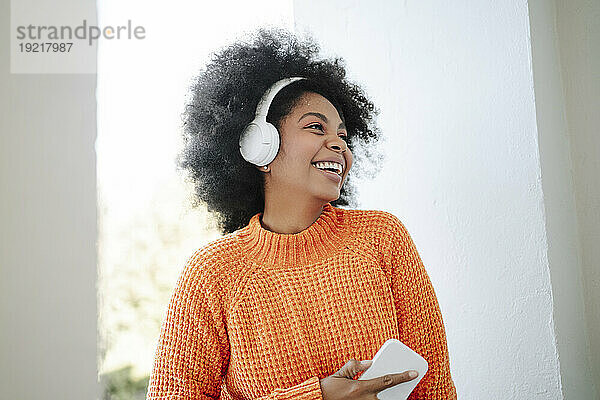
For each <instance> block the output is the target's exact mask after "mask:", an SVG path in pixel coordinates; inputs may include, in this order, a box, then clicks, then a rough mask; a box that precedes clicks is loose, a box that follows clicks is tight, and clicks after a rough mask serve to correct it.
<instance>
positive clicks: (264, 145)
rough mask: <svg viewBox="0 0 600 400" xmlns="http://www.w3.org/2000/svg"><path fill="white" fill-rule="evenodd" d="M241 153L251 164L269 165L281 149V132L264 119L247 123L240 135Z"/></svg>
mask: <svg viewBox="0 0 600 400" xmlns="http://www.w3.org/2000/svg"><path fill="white" fill-rule="evenodd" d="M239 145H240V153H241V154H242V157H243V158H244V159H245V160H246V161H248V162H249V163H251V164H254V165H258V166H262V165H267V164H269V163H270V162H271V161H273V160H274V159H275V156H276V155H277V152H278V151H279V132H277V128H275V126H273V125H272V124H270V123H268V122H267V121H264V120H256V119H255V120H254V121H252V122H250V123H249V124H248V125H246V128H244V131H243V132H242V134H241V136H240V141H239Z"/></svg>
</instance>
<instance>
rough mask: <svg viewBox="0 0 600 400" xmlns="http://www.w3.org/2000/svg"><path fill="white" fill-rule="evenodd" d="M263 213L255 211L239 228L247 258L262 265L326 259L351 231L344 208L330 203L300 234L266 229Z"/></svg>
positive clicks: (341, 245)
mask: <svg viewBox="0 0 600 400" xmlns="http://www.w3.org/2000/svg"><path fill="white" fill-rule="evenodd" d="M262 214H263V213H258V214H255V215H254V216H253V217H252V218H251V219H250V222H249V223H248V225H247V226H245V227H244V228H242V229H240V231H239V238H240V241H241V245H242V257H243V258H245V259H248V260H252V261H254V262H256V263H259V264H269V265H282V266H283V265H305V264H309V263H314V262H316V261H318V260H320V259H323V258H326V257H328V256H330V255H332V254H334V253H335V252H336V251H337V250H338V249H340V248H341V247H343V246H344V240H343V239H344V236H345V235H346V231H347V229H346V226H345V223H344V222H345V219H344V210H343V209H341V208H337V207H333V206H332V205H331V204H330V203H327V204H325V205H324V206H323V211H322V212H321V215H319V218H317V220H316V221H315V222H313V223H312V225H310V226H309V227H308V228H306V229H305V230H303V231H301V232H298V233H291V234H284V233H275V232H271V231H269V230H267V229H265V228H263V227H262V225H261V223H260V218H261V217H262Z"/></svg>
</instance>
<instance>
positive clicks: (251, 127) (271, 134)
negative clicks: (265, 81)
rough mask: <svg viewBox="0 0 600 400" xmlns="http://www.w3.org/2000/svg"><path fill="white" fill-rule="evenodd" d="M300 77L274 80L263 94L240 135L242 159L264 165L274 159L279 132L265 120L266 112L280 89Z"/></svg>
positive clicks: (277, 148) (277, 146)
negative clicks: (252, 117) (252, 116)
mask: <svg viewBox="0 0 600 400" xmlns="http://www.w3.org/2000/svg"><path fill="white" fill-rule="evenodd" d="M300 79H306V78H301V77H295V78H285V79H282V80H280V81H277V82H275V83H274V84H273V85H272V86H271V87H270V88H269V89H268V90H267V91H266V92H265V94H264V95H263V97H262V98H261V99H260V101H259V102H258V105H257V106H256V113H255V116H254V119H253V120H252V122H250V123H249V124H248V125H246V127H245V128H244V130H243V131H242V134H241V136H240V142H239V144H240V153H242V157H244V160H246V161H248V162H249V163H252V164H254V165H259V166H261V165H264V166H265V169H266V165H267V164H269V163H270V162H271V161H273V160H274V159H275V156H276V155H277V152H278V151H279V132H278V131H277V128H276V127H275V126H274V125H273V124H270V123H268V122H267V113H268V112H269V107H270V106H271V102H272V101H273V99H274V98H275V96H276V95H277V93H279V91H280V90H281V89H283V88H284V87H286V86H287V85H289V84H290V83H292V82H295V81H297V80H300Z"/></svg>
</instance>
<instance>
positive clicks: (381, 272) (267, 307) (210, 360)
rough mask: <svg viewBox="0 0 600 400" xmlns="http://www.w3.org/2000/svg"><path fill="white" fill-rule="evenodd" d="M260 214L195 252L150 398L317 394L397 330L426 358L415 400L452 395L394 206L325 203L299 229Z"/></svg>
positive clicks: (441, 343) (434, 319)
mask: <svg viewBox="0 0 600 400" xmlns="http://www.w3.org/2000/svg"><path fill="white" fill-rule="evenodd" d="M261 216H262V214H256V215H254V216H253V217H252V219H251V220H250V222H249V224H248V225H247V226H245V227H244V228H242V229H239V230H237V231H235V232H233V233H231V234H228V235H226V236H224V237H222V238H219V239H217V240H215V241H212V242H210V243H209V244H208V245H206V246H204V247H202V248H201V249H199V250H197V251H196V252H195V253H194V254H193V255H192V256H191V257H190V258H189V260H188V262H187V263H186V265H185V267H184V268H183V271H182V273H181V275H180V277H179V279H178V281H177V285H176V287H175V290H174V293H173V295H172V297H171V300H170V303H169V307H168V309H167V313H166V318H165V320H164V322H163V325H162V328H161V332H160V337H159V339H158V345H157V348H156V353H155V359H154V365H153V369H152V374H151V376H150V382H149V386H148V392H147V399H148V400H154V399H194V400H195V399H216V398H221V399H236V400H237V399H281V400H284V399H302V400H322V395H321V388H320V382H319V380H320V379H322V378H325V377H327V376H329V375H331V374H333V373H334V372H335V371H337V370H338V369H340V368H341V367H342V366H343V365H344V364H345V363H346V362H347V361H348V360H350V359H352V358H354V359H356V360H370V359H372V358H373V356H374V355H375V353H376V352H377V350H378V349H379V348H380V347H381V345H382V344H383V343H384V342H385V341H386V340H387V339H390V338H396V339H399V340H401V341H402V342H403V343H405V344H406V345H407V346H409V347H410V348H411V349H413V350H414V351H416V352H417V353H419V354H420V355H421V356H423V358H425V359H426V360H427V362H428V363H429V369H428V371H427V373H426V374H425V376H424V377H423V379H422V380H421V381H420V382H419V384H418V385H417V387H416V388H415V390H414V391H413V392H412V393H411V395H410V397H409V400H415V399H428V400H435V399H440V400H441V399H444V400H448V399H456V390H455V388H454V383H453V381H452V378H451V376H450V361H449V356H448V349H447V344H446V334H445V330H444V325H443V322H442V315H441V312H440V308H439V305H438V302H437V299H436V296H435V293H434V290H433V287H432V285H431V281H430V280H429V277H428V275H427V273H426V272H425V268H424V267H423V263H422V261H421V259H420V257H419V255H418V253H417V250H416V248H415V245H414V243H413V241H412V239H411V238H410V236H409V234H408V231H407V230H406V228H405V227H404V225H403V224H402V223H401V222H400V220H399V219H398V218H397V217H395V216H394V215H393V214H391V213H388V212H384V211H375V210H346V209H342V208H337V207H333V206H332V205H331V204H329V203H327V204H326V205H325V206H324V207H323V212H322V213H321V215H320V216H319V218H318V219H317V220H316V221H315V222H314V223H313V224H312V225H310V226H309V227H308V228H307V229H305V230H303V231H302V232H299V233H296V234H278V233H274V232H271V231H268V230H266V229H264V228H263V227H262V226H261V223H260V218H261Z"/></svg>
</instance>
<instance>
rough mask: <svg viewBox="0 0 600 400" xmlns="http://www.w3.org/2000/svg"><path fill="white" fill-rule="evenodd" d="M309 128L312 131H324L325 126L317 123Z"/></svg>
mask: <svg viewBox="0 0 600 400" xmlns="http://www.w3.org/2000/svg"><path fill="white" fill-rule="evenodd" d="M307 128H310V129H319V130H320V131H323V125H321V124H320V123H318V122H315V123H313V124H310V125H308V126H307Z"/></svg>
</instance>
